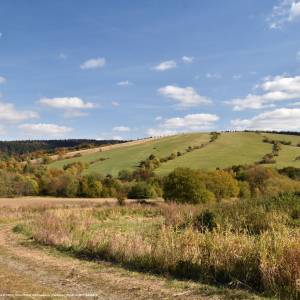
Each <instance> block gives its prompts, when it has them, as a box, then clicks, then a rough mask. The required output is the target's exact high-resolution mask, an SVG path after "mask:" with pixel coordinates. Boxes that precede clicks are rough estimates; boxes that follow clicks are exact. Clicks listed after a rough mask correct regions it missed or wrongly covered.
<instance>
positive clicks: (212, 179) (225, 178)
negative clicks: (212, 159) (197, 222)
mask: <svg viewBox="0 0 300 300" xmlns="http://www.w3.org/2000/svg"><path fill="white" fill-rule="evenodd" d="M201 177H202V178H203V181H204V182H205V184H206V188H207V189H208V190H209V191H211V192H213V193H214V194H215V196H216V198H217V199H218V200H221V199H222V198H230V197H237V196H238V194H239V184H238V181H237V180H236V179H234V178H233V176H232V175H231V174H230V173H229V172H226V171H221V170H217V171H215V172H210V173H207V174H206V173H201Z"/></svg>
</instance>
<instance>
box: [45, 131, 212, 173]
mask: <svg viewBox="0 0 300 300" xmlns="http://www.w3.org/2000/svg"><path fill="white" fill-rule="evenodd" d="M209 139H210V137H209V134H208V133H195V134H184V135H178V136H171V137H166V138H163V139H159V140H155V141H150V142H148V143H145V144H141V145H135V146H131V147H126V148H119V149H113V150H111V151H106V152H103V153H101V152H98V153H94V154H91V155H86V156H82V157H77V158H71V159H67V160H61V161H57V162H54V163H52V164H51V165H50V166H51V167H58V168H62V167H63V166H64V165H66V164H67V163H71V162H74V161H82V162H87V163H90V162H93V161H96V160H99V159H100V158H105V159H106V160H104V161H98V162H95V163H93V164H90V166H89V168H88V170H87V172H88V173H93V172H98V173H102V174H112V175H117V174H118V172H119V171H120V170H130V169H131V170H132V169H134V168H135V167H137V165H138V163H139V162H140V161H141V160H144V159H146V158H147V157H148V156H149V155H150V154H155V155H156V156H157V157H164V156H168V155H170V154H171V153H172V152H175V153H176V152H177V151H184V150H185V149H186V148H187V147H189V146H198V145H201V144H203V143H207V142H208V141H209Z"/></svg>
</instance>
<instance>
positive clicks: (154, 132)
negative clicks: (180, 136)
mask: <svg viewBox="0 0 300 300" xmlns="http://www.w3.org/2000/svg"><path fill="white" fill-rule="evenodd" d="M147 134H148V136H168V135H175V134H177V131H175V130H166V129H157V128H150V129H148V130H147Z"/></svg>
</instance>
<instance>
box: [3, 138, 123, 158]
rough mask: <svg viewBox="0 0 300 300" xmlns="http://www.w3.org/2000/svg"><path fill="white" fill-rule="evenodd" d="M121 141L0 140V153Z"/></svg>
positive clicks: (48, 150)
mask: <svg viewBox="0 0 300 300" xmlns="http://www.w3.org/2000/svg"><path fill="white" fill-rule="evenodd" d="M122 142H125V141H116V140H94V139H66V140H25V141H0V153H2V155H8V156H18V155H24V154H29V153H32V152H37V151H44V152H48V153H51V152H54V151H55V150H56V149H58V148H71V149H74V150H80V149H85V148H90V147H95V146H100V145H112V144H117V143H122Z"/></svg>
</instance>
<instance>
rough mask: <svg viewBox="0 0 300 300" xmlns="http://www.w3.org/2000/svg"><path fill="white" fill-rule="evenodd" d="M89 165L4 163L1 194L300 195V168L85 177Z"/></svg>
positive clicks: (197, 199) (192, 198)
mask: <svg viewBox="0 0 300 300" xmlns="http://www.w3.org/2000/svg"><path fill="white" fill-rule="evenodd" d="M151 158H152V157H151ZM151 161H152V160H151ZM150 165H152V164H150ZM86 167H87V165H86V164H84V163H82V162H74V163H71V164H68V165H66V166H65V167H64V168H63V169H50V168H47V167H46V166H43V165H33V164H31V163H26V164H24V163H23V164H22V163H19V162H17V161H15V160H10V161H6V162H1V163H0V196H2V197H16V196H35V195H40V196H55V197H88V198H96V197H114V198H118V199H119V201H120V203H122V201H123V200H124V199H126V198H131V199H147V198H157V197H163V198H164V199H165V200H167V201H174V202H179V203H190V204H197V203H206V202H212V201H217V202H220V201H222V200H223V199H228V198H255V197H260V196H277V195H280V194H282V193H286V192H289V193H300V181H299V178H300V170H299V169H296V168H291V167H290V168H285V169H281V170H279V171H276V170H275V169H271V168H265V167H263V166H259V165H252V166H233V167H232V168H228V169H225V170H215V171H211V172H206V171H202V170H191V169H188V168H178V169H175V170H174V171H173V172H171V173H170V174H169V175H168V176H166V177H160V176H158V175H157V174H155V173H154V171H153V170H154V169H153V168H151V167H150V168H149V167H148V166H147V165H143V166H141V167H139V168H137V169H136V170H134V171H130V170H123V171H121V172H119V175H118V176H117V177H112V176H111V175H107V176H102V175H100V174H89V175H86V174H85V173H84V171H85V169H86Z"/></svg>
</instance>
